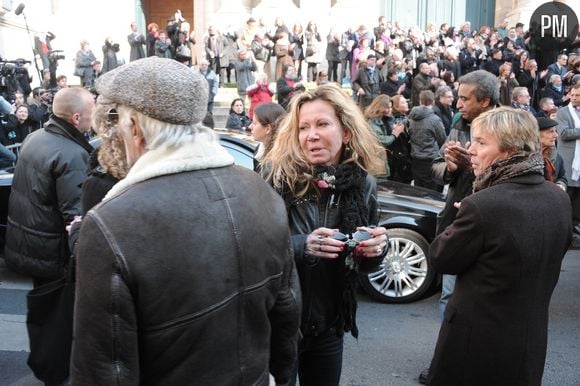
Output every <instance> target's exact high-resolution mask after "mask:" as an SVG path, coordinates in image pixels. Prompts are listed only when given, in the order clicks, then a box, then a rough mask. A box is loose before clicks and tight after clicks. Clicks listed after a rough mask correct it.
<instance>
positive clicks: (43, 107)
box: [28, 100, 51, 130]
mask: <svg viewBox="0 0 580 386" xmlns="http://www.w3.org/2000/svg"><path fill="white" fill-rule="evenodd" d="M50 110H51V109H49V107H48V105H47V104H46V103H40V102H38V101H36V100H34V101H33V102H32V103H31V104H30V105H29V106H28V119H30V120H31V121H33V122H34V130H36V129H40V128H41V127H42V126H43V125H44V123H45V122H46V121H48V118H49V117H50V113H49V111H50Z"/></svg>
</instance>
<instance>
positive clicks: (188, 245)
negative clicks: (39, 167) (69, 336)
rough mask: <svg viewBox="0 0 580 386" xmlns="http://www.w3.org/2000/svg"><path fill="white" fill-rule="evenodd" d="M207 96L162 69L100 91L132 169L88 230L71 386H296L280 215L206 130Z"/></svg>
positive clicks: (199, 84)
mask: <svg viewBox="0 0 580 386" xmlns="http://www.w3.org/2000/svg"><path fill="white" fill-rule="evenodd" d="M207 87H208V86H207V81H206V80H205V79H204V77H203V76H202V75H201V74H200V73H199V72H194V71H191V70H190V69H189V68H187V67H186V66H184V65H182V64H180V63H178V62H176V61H173V60H168V59H162V58H156V57H151V58H146V59H141V60H137V61H134V62H131V63H129V64H127V65H125V66H123V67H119V68H117V69H115V70H113V71H111V72H108V73H107V74H105V75H103V76H102V77H101V78H100V79H99V80H98V81H97V84H96V88H97V91H98V92H99V94H100V96H99V98H103V99H104V100H105V101H107V102H109V103H111V102H112V103H114V104H116V105H117V109H116V112H117V114H115V115H113V116H112V117H111V118H110V119H111V120H113V121H114V122H115V123H114V125H115V128H116V129H117V130H119V133H120V135H121V137H122V138H123V141H124V143H125V147H126V150H127V161H128V163H129V165H131V169H130V171H129V173H128V175H127V177H126V178H124V179H122V180H121V181H120V182H119V183H117V184H116V185H115V186H114V187H113V188H112V189H111V190H110V191H109V193H108V194H107V196H106V197H105V198H104V200H103V201H102V202H101V203H100V204H99V205H97V206H96V207H94V208H93V210H91V211H90V212H89V213H88V214H87V215H86V216H85V217H84V219H83V223H82V227H81V232H80V236H79V241H78V244H77V255H78V258H77V261H78V262H77V297H76V303H75V311H76V314H75V321H74V331H75V339H74V342H73V353H72V361H71V381H72V383H73V384H78V385H88V384H101V385H112V384H116V385H138V384H148V385H188V384H190V385H191V384H197V385H226V384H230V385H231V384H236V385H268V384H269V375H270V374H272V375H273V377H274V378H275V381H276V384H280V385H283V384H287V383H288V382H289V381H290V379H291V374H292V369H293V366H294V363H295V361H296V355H297V354H296V353H297V335H298V325H299V317H300V307H301V305H300V292H299V290H298V288H297V287H294V286H293V284H294V283H296V281H295V275H296V273H295V266H294V260H293V252H292V243H291V238H290V233H289V227H288V222H287V215H286V211H285V206H284V203H283V202H282V199H281V198H280V197H279V196H278V195H277V194H276V193H275V192H274V190H273V189H271V188H270V187H269V186H267V184H266V183H265V182H264V181H263V180H262V178H261V177H260V176H259V175H258V174H256V173H254V172H252V171H250V170H247V169H243V168H241V167H237V166H234V165H233V158H232V156H231V155H229V153H227V151H226V150H225V149H224V148H222V147H221V146H220V145H219V141H218V138H217V136H216V135H215V133H214V132H213V131H212V130H211V129H209V128H206V127H203V126H202V125H201V124H200V122H201V120H202V119H203V117H204V116H205V113H206V108H207V97H208V89H207ZM168 89H171V90H172V92H171V93H164V92H156V90H157V91H159V90H160V91H164V90H168ZM99 102H100V99H99V100H98V101H97V103H99ZM97 111H98V110H97Z"/></svg>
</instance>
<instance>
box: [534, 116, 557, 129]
mask: <svg viewBox="0 0 580 386" xmlns="http://www.w3.org/2000/svg"><path fill="white" fill-rule="evenodd" d="M536 119H537V120H538V126H539V127H540V130H547V129H551V128H552V127H555V126H558V122H556V121H555V120H553V119H550V118H545V117H537V118H536Z"/></svg>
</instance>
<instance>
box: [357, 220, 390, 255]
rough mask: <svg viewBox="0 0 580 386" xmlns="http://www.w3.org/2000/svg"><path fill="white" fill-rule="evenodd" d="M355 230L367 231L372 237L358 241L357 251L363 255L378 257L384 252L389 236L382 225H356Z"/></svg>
mask: <svg viewBox="0 0 580 386" xmlns="http://www.w3.org/2000/svg"><path fill="white" fill-rule="evenodd" d="M356 230H357V231H367V232H369V233H370V234H371V236H373V238H372V239H369V240H364V241H361V242H360V243H358V246H357V252H358V253H361V252H362V253H363V255H364V257H378V256H382V255H383V253H385V249H386V248H387V247H388V242H389V237H388V236H387V230H386V229H385V228H383V227H375V228H368V227H358V228H356Z"/></svg>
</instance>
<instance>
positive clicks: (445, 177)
mask: <svg viewBox="0 0 580 386" xmlns="http://www.w3.org/2000/svg"><path fill="white" fill-rule="evenodd" d="M470 140H471V124H470V123H468V122H467V121H464V120H463V119H462V118H461V115H460V114H459V113H458V114H456V115H455V117H453V123H452V127H451V131H450V132H449V135H448V136H447V141H459V142H460V143H461V145H463V146H465V144H466V143H467V142H469V141H470ZM444 151H445V144H444V145H443V146H442V147H441V151H440V153H439V157H437V158H436V159H435V160H434V161H433V166H432V169H433V179H434V180H435V181H436V182H437V183H438V184H439V185H446V184H449V189H448V191H447V198H446V200H445V208H443V210H442V211H441V212H440V213H439V215H438V216H437V217H438V219H437V233H440V232H441V231H443V230H444V229H445V227H447V225H449V224H451V223H452V222H453V220H454V219H455V214H456V213H457V208H455V206H454V205H453V204H454V203H456V202H460V201H461V200H463V198H464V197H467V196H469V195H470V194H471V192H472V191H473V180H474V179H475V176H474V175H473V172H472V171H471V170H465V169H458V170H455V171H454V172H450V171H449V170H447V164H446V163H445V159H444V157H443V152H444Z"/></svg>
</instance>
